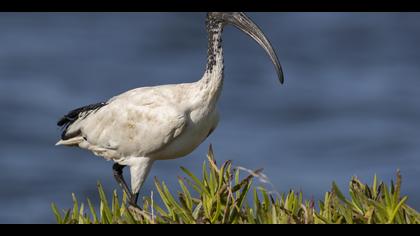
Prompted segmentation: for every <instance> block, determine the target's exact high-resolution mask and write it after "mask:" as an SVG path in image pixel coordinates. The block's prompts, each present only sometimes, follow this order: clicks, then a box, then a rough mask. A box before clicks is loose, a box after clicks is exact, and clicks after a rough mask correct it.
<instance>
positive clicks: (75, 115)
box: [57, 102, 107, 140]
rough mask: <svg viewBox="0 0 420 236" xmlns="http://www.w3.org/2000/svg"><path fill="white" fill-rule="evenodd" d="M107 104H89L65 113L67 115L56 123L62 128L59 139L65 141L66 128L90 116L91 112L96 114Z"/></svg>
mask: <svg viewBox="0 0 420 236" xmlns="http://www.w3.org/2000/svg"><path fill="white" fill-rule="evenodd" d="M106 104H107V103H105V102H100V103H96V104H91V105H88V106H84V107H80V108H77V109H74V110H72V111H70V112H69V113H67V115H65V116H63V117H62V118H61V119H60V120H59V121H58V122H57V125H58V126H60V127H62V128H63V132H62V134H61V139H63V140H66V138H68V137H66V133H67V128H68V127H69V126H70V125H71V124H73V123H74V122H75V121H76V120H78V119H84V118H86V116H88V115H89V114H91V113H92V112H96V111H97V110H99V109H100V108H101V107H103V106H105V105H106Z"/></svg>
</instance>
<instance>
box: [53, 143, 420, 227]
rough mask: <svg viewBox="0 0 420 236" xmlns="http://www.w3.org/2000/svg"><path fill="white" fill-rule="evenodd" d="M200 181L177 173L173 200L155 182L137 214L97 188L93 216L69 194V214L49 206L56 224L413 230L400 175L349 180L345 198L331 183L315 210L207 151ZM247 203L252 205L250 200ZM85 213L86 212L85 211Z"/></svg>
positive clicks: (416, 218) (419, 219)
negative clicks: (157, 200)
mask: <svg viewBox="0 0 420 236" xmlns="http://www.w3.org/2000/svg"><path fill="white" fill-rule="evenodd" d="M207 157H208V160H207V161H206V162H204V164H203V168H202V173H201V178H199V177H197V176H195V175H194V174H192V173H191V172H190V171H189V170H187V169H185V168H183V167H181V169H182V170H183V172H184V173H185V174H186V176H187V177H186V178H179V179H178V182H179V185H180V191H178V192H177V194H176V195H173V194H172V193H171V192H170V191H169V189H168V187H167V186H166V185H165V183H164V182H161V181H159V180H158V179H156V178H155V186H156V189H157V192H158V194H159V196H160V198H161V200H162V202H163V206H158V205H157V204H155V202H154V201H153V195H152V196H151V197H145V198H144V199H143V206H142V210H140V209H136V208H132V207H127V196H126V195H125V194H124V195H123V197H122V199H121V200H120V198H119V196H118V195H117V192H116V191H115V190H114V192H113V195H112V199H111V201H110V202H109V201H108V199H107V197H106V194H105V193H104V190H103V188H102V186H101V185H100V184H98V191H99V196H100V206H99V211H96V210H95V209H94V207H93V205H92V203H91V201H90V200H89V199H88V200H87V206H88V207H85V206H86V205H85V204H83V203H82V204H80V205H79V202H78V200H77V199H76V197H75V195H74V194H73V208H72V209H68V210H65V211H62V212H60V210H58V208H57V206H56V205H55V204H52V209H53V212H54V215H55V217H56V219H57V222H58V223H59V224H207V223H208V224H289V223H291V224H385V223H387V224H396V223H397V224H418V223H420V214H419V213H418V212H417V211H416V210H414V209H412V208H411V207H409V206H408V205H407V204H406V201H407V196H401V175H400V173H399V172H398V173H397V176H396V183H393V182H391V184H390V186H389V187H388V185H386V184H385V183H383V182H381V183H379V181H378V180H377V178H376V176H375V177H374V180H373V184H372V185H371V186H369V185H367V184H364V183H362V182H361V181H360V180H358V179H357V178H355V177H353V178H352V180H351V181H350V184H349V196H350V198H346V197H345V196H344V194H343V193H342V192H341V190H340V189H339V188H338V186H337V185H336V184H335V183H333V184H332V188H331V191H329V192H327V193H325V197H324V199H323V200H320V201H319V202H318V204H317V205H316V204H315V202H314V201H313V200H304V199H303V197H302V193H297V192H294V191H289V192H288V193H284V194H278V193H275V194H273V193H271V192H269V191H268V190H267V189H266V188H265V187H263V186H257V187H253V185H252V182H253V180H254V178H260V179H262V180H263V181H265V180H266V178H265V176H264V175H263V174H261V170H257V171H249V175H248V176H247V177H245V178H240V170H241V169H240V168H233V167H232V163H231V162H230V161H227V162H225V163H223V164H222V165H221V166H218V165H217V164H216V161H215V159H214V155H213V151H212V149H211V147H210V150H209V153H208V155H207ZM250 199H252V200H250ZM87 208H89V210H87Z"/></svg>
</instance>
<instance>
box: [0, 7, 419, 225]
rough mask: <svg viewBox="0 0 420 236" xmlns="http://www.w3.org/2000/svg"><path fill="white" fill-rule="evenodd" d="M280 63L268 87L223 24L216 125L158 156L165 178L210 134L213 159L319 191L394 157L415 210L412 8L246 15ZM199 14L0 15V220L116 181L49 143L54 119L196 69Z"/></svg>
mask: <svg viewBox="0 0 420 236" xmlns="http://www.w3.org/2000/svg"><path fill="white" fill-rule="evenodd" d="M249 15H250V16H251V17H252V18H253V19H254V20H255V21H256V22H257V23H258V24H259V25H260V26H261V28H262V29H263V30H264V32H265V33H266V34H267V36H268V37H269V38H270V40H271V41H272V43H273V45H274V47H275V48H276V50H277V52H278V55H279V57H280V60H281V63H282V65H283V68H284V71H285V76H286V82H285V85H284V86H280V84H279V83H278V81H277V78H276V74H275V70H274V67H273V66H272V65H271V63H270V60H269V59H268V57H267V55H266V54H265V53H264V51H263V50H262V49H261V48H259V47H258V46H257V44H256V43H255V42H253V41H252V40H250V39H249V38H248V37H247V36H245V35H244V34H243V33H241V32H240V31H238V30H236V29H235V28H233V27H229V28H227V29H226V30H225V32H224V48H225V64H226V69H225V85H224V89H223V94H222V97H221V99H220V101H219V106H220V113H221V121H220V123H219V127H218V129H216V131H215V132H214V133H213V134H212V135H211V136H210V137H209V138H208V139H207V140H206V141H205V142H204V143H203V144H202V145H201V146H200V147H199V148H198V149H197V150H195V151H194V152H193V153H192V154H190V155H189V156H187V157H186V158H182V159H178V160H172V161H161V162H157V163H156V164H155V166H154V167H153V169H152V172H151V175H150V176H149V178H148V180H147V181H146V184H145V186H144V188H143V190H142V194H149V192H150V191H151V190H153V183H152V182H153V181H152V177H153V176H158V177H159V179H161V180H164V181H165V182H167V183H168V184H169V185H170V187H171V188H172V189H175V188H176V178H175V177H176V176H181V175H183V173H182V171H181V170H180V169H179V166H185V167H187V168H190V169H192V170H194V171H195V172H196V173H199V172H200V168H201V164H202V162H203V161H204V160H205V154H206V151H207V148H208V146H209V144H210V143H212V144H213V146H214V149H215V154H216V158H217V159H218V160H219V161H223V160H227V159H231V160H233V163H234V165H236V166H243V167H247V168H250V169H257V168H264V171H265V174H266V175H268V177H269V178H270V180H271V181H272V183H273V185H274V187H275V189H276V190H277V191H280V192H283V191H288V190H289V189H290V188H293V189H295V190H302V191H303V192H304V194H305V196H306V197H312V196H313V197H315V198H317V199H319V198H321V197H322V194H323V192H325V191H328V190H329V189H330V185H331V182H332V181H333V180H335V181H337V183H338V184H339V185H340V186H341V187H342V188H346V187H347V184H348V181H349V180H350V177H351V176H358V177H360V178H361V179H362V180H364V181H366V182H371V180H372V177H373V175H374V174H375V173H376V174H378V177H380V178H381V179H384V180H386V181H387V182H389V180H391V178H393V177H394V175H395V172H396V170H397V169H400V170H401V172H402V175H403V192H404V194H408V195H409V197H410V198H409V204H410V205H412V206H414V207H415V208H417V209H420V186H419V185H418V182H417V181H418V178H419V177H420V122H419V121H420V103H419V101H420V92H419V91H420V76H419V75H420V63H419V62H420V47H419V42H420V14H419V13H250V14H249ZM204 17H205V14H204V13H0V29H1V35H0V108H1V109H0V118H1V121H2V122H0V133H1V135H0V145H1V148H0V166H1V171H0V187H1V188H0V209H1V211H0V222H1V223H53V222H54V217H53V214H52V213H51V210H50V203H51V202H55V203H57V204H58V206H59V207H61V208H65V207H70V206H71V193H72V192H74V193H76V195H77V196H78V197H79V198H80V199H81V200H85V199H86V197H89V198H91V199H96V198H97V194H96V182H97V181H101V182H102V183H103V184H104V186H105V189H106V190H107V191H108V192H109V191H111V190H112V189H113V188H117V185H116V184H115V182H114V179H113V176H112V171H111V166H112V163H110V162H106V161H103V160H102V159H100V158H97V157H95V156H93V155H92V154H90V153H88V152H86V151H83V150H79V149H76V148H65V147H55V146H54V144H55V143H56V141H57V140H58V138H59V135H60V130H59V129H58V128H57V127H56V121H57V119H58V118H60V117H61V116H62V115H63V114H64V113H66V112H67V111H68V110H71V109H73V108H76V107H79V106H82V105H87V104H91V103H95V102H99V101H104V100H106V99H108V98H110V97H112V96H114V95H117V94H119V93H121V92H124V91H126V90H129V89H132V88H135V87H140V86H146V85H158V84H166V83H181V82H192V81H195V80H198V79H199V78H200V77H201V75H202V74H203V69H204V66H205V58H206V47H207V35H206V32H205V28H204Z"/></svg>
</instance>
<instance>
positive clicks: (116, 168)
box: [112, 163, 133, 202]
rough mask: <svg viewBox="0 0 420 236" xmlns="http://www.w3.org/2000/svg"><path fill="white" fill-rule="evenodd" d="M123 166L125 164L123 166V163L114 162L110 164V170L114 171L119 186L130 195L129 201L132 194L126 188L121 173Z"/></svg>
mask: <svg viewBox="0 0 420 236" xmlns="http://www.w3.org/2000/svg"><path fill="white" fill-rule="evenodd" d="M124 167H125V166H123V165H120V164H118V163H115V164H114V165H113V166H112V170H113V171H114V177H115V180H117V183H118V185H120V187H121V188H122V189H123V190H124V192H125V193H126V194H127V196H129V197H130V202H131V198H132V195H133V194H132V193H131V191H130V189H129V188H128V185H127V183H126V182H125V180H124V176H123V175H122V174H123V169H124Z"/></svg>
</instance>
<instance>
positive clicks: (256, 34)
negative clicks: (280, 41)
mask: <svg viewBox="0 0 420 236" xmlns="http://www.w3.org/2000/svg"><path fill="white" fill-rule="evenodd" d="M224 20H226V22H227V23H230V24H232V25H234V26H235V27H237V28H238V29H240V30H241V31H243V32H244V33H246V34H247V35H249V36H250V37H251V38H253V39H254V40H255V41H257V43H258V44H259V45H260V46H261V47H262V48H264V50H265V51H266V52H267V54H268V55H269V56H270V59H271V61H272V62H273V64H274V66H275V68H276V71H277V76H278V78H279V81H280V83H281V84H283V83H284V75H283V69H282V68H281V65H280V62H279V59H278V57H277V55H276V52H275V51H274V49H273V47H272V45H271V43H270V41H269V40H268V39H267V37H266V36H265V35H264V33H263V32H262V31H261V29H260V28H259V27H258V26H257V25H256V24H255V23H254V22H253V21H252V20H251V19H250V18H249V17H248V16H247V15H245V13H243V12H237V13H234V14H232V15H229V17H225V19H224Z"/></svg>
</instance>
